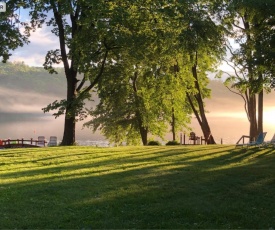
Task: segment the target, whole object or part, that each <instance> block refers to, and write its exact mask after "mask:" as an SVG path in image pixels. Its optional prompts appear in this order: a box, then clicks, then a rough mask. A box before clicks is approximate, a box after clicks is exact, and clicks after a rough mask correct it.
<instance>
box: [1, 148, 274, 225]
mask: <svg viewBox="0 0 275 230" xmlns="http://www.w3.org/2000/svg"><path fill="white" fill-rule="evenodd" d="M274 153H275V150H273V149H270V148H267V149H258V148H252V149H248V150H244V149H234V147H232V146H224V145H216V146H189V147H186V146H155V147H153V146H152V147H118V148H95V147H79V146H78V147H53V148H39V149H11V150H1V151H0V228H1V229H3V228H4V229H7V228H9V229H24V228H28V229H37V228H47V229H68V228H70V229H99V228H104V229H106V228H112V229H114V228H119V229H122V228H123V229H125V228H127V229H129V228H138V229H144V228H146V229H161V228H166V229H168V228H169V229H179V228H181V229H182V228H189V229H190V228H192V229H201V228H219V229H221V228H223V229H224V228H226V229H229V228H234V229H236V228H246V229H248V228H250V229H251V228H253V229H255V228H266V229H268V228H273V229H274V228H275V202H274V199H275V167H274V165H275V154H274Z"/></svg>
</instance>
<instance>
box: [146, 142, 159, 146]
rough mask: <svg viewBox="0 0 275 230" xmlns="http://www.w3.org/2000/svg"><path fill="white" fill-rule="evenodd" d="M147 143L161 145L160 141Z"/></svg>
mask: <svg viewBox="0 0 275 230" xmlns="http://www.w3.org/2000/svg"><path fill="white" fill-rule="evenodd" d="M147 145H161V143H160V142H159V141H149V142H148V144H147Z"/></svg>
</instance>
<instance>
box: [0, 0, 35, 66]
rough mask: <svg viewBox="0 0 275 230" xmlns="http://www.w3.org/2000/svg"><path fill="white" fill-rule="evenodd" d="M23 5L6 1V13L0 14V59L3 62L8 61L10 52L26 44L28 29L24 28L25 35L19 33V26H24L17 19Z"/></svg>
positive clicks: (19, 2)
mask: <svg viewBox="0 0 275 230" xmlns="http://www.w3.org/2000/svg"><path fill="white" fill-rule="evenodd" d="M24 5H25V4H24V3H23V2H22V1H8V2H7V3H6V12H1V13H0V31H1V33H0V57H2V61H3V62H6V61H7V60H8V59H9V57H10V55H11V54H10V50H15V49H16V48H17V47H19V46H23V45H24V43H27V42H28V36H29V31H30V28H29V27H26V31H25V33H21V32H20V26H21V25H23V26H25V25H26V24H24V23H23V22H20V19H19V17H20V15H19V9H20V8H21V7H22V6H24ZM17 12H18V13H17Z"/></svg>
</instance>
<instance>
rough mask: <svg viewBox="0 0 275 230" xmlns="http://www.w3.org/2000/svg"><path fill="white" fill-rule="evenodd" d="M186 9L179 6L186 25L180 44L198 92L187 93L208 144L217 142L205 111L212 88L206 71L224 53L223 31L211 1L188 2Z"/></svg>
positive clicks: (184, 25) (212, 67)
mask: <svg viewBox="0 0 275 230" xmlns="http://www.w3.org/2000/svg"><path fill="white" fill-rule="evenodd" d="M187 9H188V11H186V10H184V8H183V9H182V8H181V7H179V10H180V12H181V14H182V24H183V29H182V31H181V34H180V37H179V41H180V42H179V45H180V48H181V50H182V52H184V53H186V56H187V57H188V59H187V61H186V63H187V65H188V66H189V68H190V73H191V74H192V76H193V80H194V87H195V89H196V92H195V93H190V92H187V98H188V100H189V103H190V105H191V108H192V109H193V112H194V114H195V116H196V118H197V120H198V122H199V124H200V126H201V129H202V132H203V135H204V139H205V140H206V141H207V143H208V144H215V140H214V137H213V134H212V132H211V128H210V125H209V123H208V120H207V116H206V112H205V107H204V98H205V97H209V95H210V90H209V89H207V83H208V79H207V72H211V71H213V70H214V67H215V66H216V65H217V63H218V61H219V60H220V59H221V57H222V55H223V54H224V48H223V41H224V40H223V36H222V35H223V30H222V29H221V27H220V26H219V25H216V24H215V22H214V19H213V18H212V17H211V15H210V14H209V2H208V1H192V2H189V4H188V8H187Z"/></svg>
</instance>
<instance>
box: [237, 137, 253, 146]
mask: <svg viewBox="0 0 275 230" xmlns="http://www.w3.org/2000/svg"><path fill="white" fill-rule="evenodd" d="M245 138H249V141H250V136H248V135H242V136H241V137H240V139H239V140H238V141H237V143H236V146H238V145H244V144H245V140H244V139H245ZM241 141H242V143H240V142H241ZM249 141H248V142H246V143H249Z"/></svg>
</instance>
